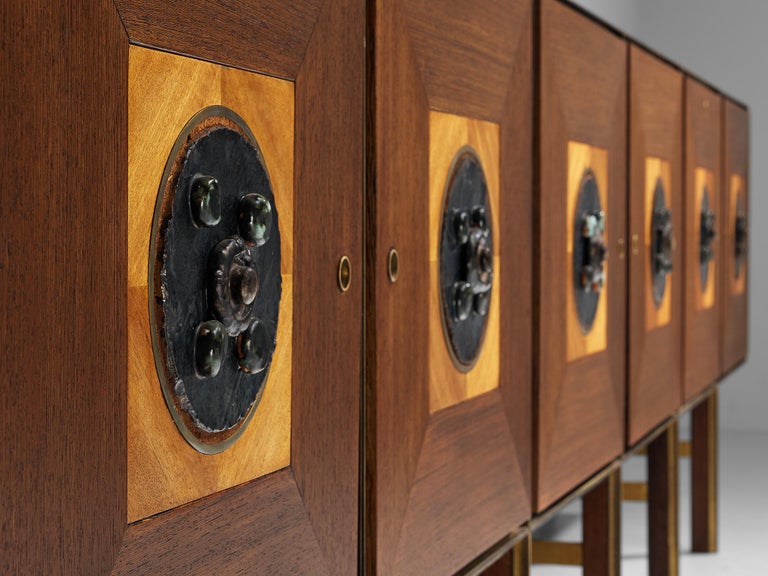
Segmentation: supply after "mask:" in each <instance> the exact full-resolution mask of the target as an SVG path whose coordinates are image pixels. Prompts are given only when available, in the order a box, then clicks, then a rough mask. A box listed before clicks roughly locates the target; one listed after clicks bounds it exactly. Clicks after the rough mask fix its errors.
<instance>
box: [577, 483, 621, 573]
mask: <svg viewBox="0 0 768 576" xmlns="http://www.w3.org/2000/svg"><path fill="white" fill-rule="evenodd" d="M583 507H584V518H583V523H584V530H583V532H584V544H583V552H584V576H618V575H619V573H620V572H621V469H617V470H616V471H614V472H612V473H611V474H610V475H609V476H608V477H607V478H606V479H605V480H603V481H602V482H601V483H600V484H598V485H597V486H596V487H595V488H594V489H592V491H591V492H588V493H587V494H586V495H585V496H584V499H583Z"/></svg>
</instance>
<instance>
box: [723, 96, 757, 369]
mask: <svg viewBox="0 0 768 576" xmlns="http://www.w3.org/2000/svg"><path fill="white" fill-rule="evenodd" d="M723 182H724V183H723V192H724V195H723V197H724V199H726V201H725V202H724V206H723V208H722V209H721V212H722V213H723V218H724V222H725V223H726V225H727V232H726V233H725V234H724V236H725V238H724V241H723V243H722V246H723V253H724V255H725V258H726V265H725V266H724V267H723V284H722V294H723V306H722V335H723V342H722V371H723V372H724V373H725V372H730V371H731V370H733V369H734V368H735V367H736V366H738V365H739V364H740V363H741V362H743V361H745V360H746V357H747V348H748V346H747V341H748V330H749V295H748V293H747V292H748V286H749V259H750V258H751V256H750V251H749V233H748V236H747V243H748V247H747V256H746V258H745V259H744V260H743V261H742V263H741V271H740V273H739V276H738V278H737V277H736V271H735V268H734V260H735V258H734V252H735V246H734V227H735V216H736V202H737V200H738V199H739V198H740V199H741V201H742V204H743V205H744V209H745V210H746V212H747V223H748V224H747V225H748V226H749V222H750V213H749V205H750V195H749V112H748V111H747V110H745V109H744V108H741V107H739V106H737V105H736V104H734V103H733V102H731V101H726V102H725V105H724V106H723Z"/></svg>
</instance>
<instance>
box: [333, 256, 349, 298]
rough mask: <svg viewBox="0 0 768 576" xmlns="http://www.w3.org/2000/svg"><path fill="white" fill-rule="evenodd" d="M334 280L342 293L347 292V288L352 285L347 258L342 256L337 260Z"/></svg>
mask: <svg viewBox="0 0 768 576" xmlns="http://www.w3.org/2000/svg"><path fill="white" fill-rule="evenodd" d="M336 279H337V281H338V284H339V289H340V290H341V291H342V292H346V291H347V290H349V286H350V284H351V283H352V264H351V263H350V261H349V258H348V257H347V256H342V257H341V259H340V260H339V266H338V270H337V272H336Z"/></svg>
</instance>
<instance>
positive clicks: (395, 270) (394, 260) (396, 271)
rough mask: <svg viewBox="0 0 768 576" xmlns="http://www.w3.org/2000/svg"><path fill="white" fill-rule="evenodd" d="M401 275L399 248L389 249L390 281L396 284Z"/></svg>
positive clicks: (388, 270) (388, 266)
mask: <svg viewBox="0 0 768 576" xmlns="http://www.w3.org/2000/svg"><path fill="white" fill-rule="evenodd" d="M399 275H400V256H398V254H397V250H395V249H394V248H390V249H389V255H388V256H387V276H388V277H389V281H390V282H391V283H392V284H394V283H395V282H397V277H398V276H399Z"/></svg>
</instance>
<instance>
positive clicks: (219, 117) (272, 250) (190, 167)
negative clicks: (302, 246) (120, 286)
mask: <svg viewBox="0 0 768 576" xmlns="http://www.w3.org/2000/svg"><path fill="white" fill-rule="evenodd" d="M150 253H151V254H152V256H151V257H150V259H149V270H148V274H149V290H150V294H149V296H150V325H151V329H152V343H153V348H154V352H155V365H156V368H157V373H158V376H159V379H160V383H161V388H162V392H163V397H164V398H165V401H166V404H167V406H168V409H169V411H170V413H171V416H172V417H173V420H174V422H175V423H176V425H177V427H178V429H179V431H180V432H181V434H182V436H183V437H184V438H185V439H186V440H187V442H189V444H191V445H192V446H193V447H194V448H195V449H197V450H198V451H199V452H203V453H205V454H214V453H217V452H221V451H222V450H225V449H226V448H227V447H229V446H230V445H231V444H232V443H233V442H234V441H235V440H236V439H237V438H238V437H239V436H240V435H241V434H242V433H243V431H244V430H245V428H246V427H247V425H248V422H249V421H250V420H251V418H252V417H253V414H254V413H255V411H256V409H257V407H258V404H259V401H260V399H261V396H262V394H263V391H264V387H265V386H266V383H267V376H268V373H269V367H270V364H271V360H272V356H273V353H274V349H275V345H276V334H277V326H278V316H279V305H280V298H281V294H282V277H281V273H280V258H281V249H280V230H279V218H278V213H277V209H276V206H275V198H274V195H273V192H272V185H271V183H270V179H269V174H268V173H267V169H266V166H265V163H264V159H263V156H262V154H261V150H260V149H259V146H258V144H257V142H256V139H255V137H254V136H253V134H252V133H251V131H250V130H249V128H248V126H247V125H246V124H245V122H244V121H243V119H242V118H240V117H239V116H238V115H237V114H236V113H235V112H233V111H232V110H230V109H228V108H224V107H222V106H212V107H209V108H205V109H204V110H201V111H200V112H199V113H198V114H196V115H195V116H194V117H193V118H192V119H191V120H190V121H189V122H188V123H187V125H186V126H185V127H184V129H183V130H182V132H181V133H180V134H179V136H178V138H177V140H176V144H175V145H174V148H173V150H172V151H171V153H170V156H169V159H168V163H167V165H166V170H165V173H164V175H163V178H162V180H161V184H160V190H159V192H158V198H157V205H156V208H155V215H154V221H153V226H152V236H151V247H150Z"/></svg>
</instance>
